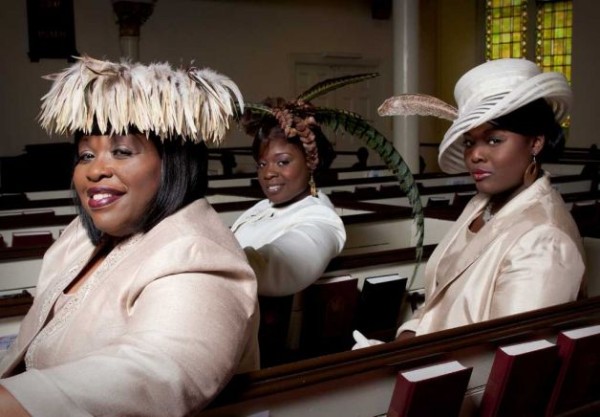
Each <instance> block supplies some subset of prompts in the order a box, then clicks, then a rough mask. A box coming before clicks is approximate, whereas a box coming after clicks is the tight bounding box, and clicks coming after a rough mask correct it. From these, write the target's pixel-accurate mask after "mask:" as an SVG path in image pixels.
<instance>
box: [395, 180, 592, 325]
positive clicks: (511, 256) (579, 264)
mask: <svg viewBox="0 0 600 417" xmlns="http://www.w3.org/2000/svg"><path fill="white" fill-rule="evenodd" d="M488 199H489V196H487V195H483V194H478V195H476V196H475V197H473V199H472V200H471V201H470V202H469V203H468V204H467V206H466V207H465V209H464V211H463V213H462V214H461V216H460V217H459V218H458V220H457V221H456V223H455V224H454V225H453V226H452V228H451V229H450V230H449V232H448V233H447V234H446V236H445V237H444V238H443V239H442V241H441V242H440V243H439V244H438V245H437V247H436V249H435V251H434V252H433V254H432V255H431V257H430V258H429V261H428V262H427V265H426V267H425V283H426V284H425V285H426V287H425V303H424V304H423V306H422V307H421V308H420V309H419V310H417V311H416V312H415V314H414V316H413V318H412V319H411V320H409V321H407V322H406V323H404V324H403V325H402V326H401V327H400V328H399V329H398V334H400V333H401V332H402V331H405V330H412V331H415V332H416V334H417V335H419V334H425V333H431V332H435V331H439V330H444V329H449V328H452V327H458V326H464V325H467V324H471V323H477V322H481V321H484V320H490V319H494V318H498V317H502V316H507V315H511V314H516V313H521V312H524V311H528V310H534V309H538V308H542V307H547V306H551V305H555V304H560V303H565V302H568V301H573V300H575V299H576V298H577V295H578V292H579V291H580V287H582V286H583V284H582V282H583V276H584V270H585V266H584V255H583V253H584V252H583V246H582V240H581V237H580V236H579V232H578V230H577V226H576V225H575V222H574V221H573V218H572V217H571V215H570V213H569V212H568V210H567V208H566V207H565V204H564V202H563V200H562V198H561V196H560V194H559V193H558V192H557V191H555V190H554V189H553V188H552V187H551V185H550V181H549V176H548V174H546V175H545V176H544V177H542V178H540V179H539V180H537V181H536V182H535V183H534V184H532V185H531V186H530V187H529V188H527V189H526V190H524V191H523V192H521V193H520V194H519V195H517V196H516V197H515V198H514V199H513V200H511V201H510V202H509V203H508V204H506V205H505V206H504V207H502V209H501V210H500V211H498V213H496V215H495V216H494V217H493V218H492V219H491V220H490V221H489V222H488V223H487V224H486V225H485V226H484V227H483V228H481V230H479V232H478V233H476V234H474V236H472V238H471V239H470V240H469V241H468V243H467V244H466V246H465V247H462V248H460V247H457V246H455V245H456V241H457V240H460V239H458V238H457V237H458V236H459V234H460V233H463V234H464V233H465V229H466V228H468V227H469V224H471V222H472V221H473V220H474V219H475V218H476V217H477V215H478V214H479V213H481V211H482V210H483V208H484V207H485V205H486V204H487V201H488ZM449 253H451V255H449Z"/></svg>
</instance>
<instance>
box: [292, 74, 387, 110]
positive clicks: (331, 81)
mask: <svg viewBox="0 0 600 417" xmlns="http://www.w3.org/2000/svg"><path fill="white" fill-rule="evenodd" d="M375 77H379V74H378V73H376V72H370V73H365V74H356V75H345V76H343V77H336V78H328V79H326V80H323V81H320V82H318V83H316V84H315V85H313V86H312V87H310V88H308V89H307V90H306V91H304V92H303V93H301V94H300V95H298V97H296V103H299V102H307V101H311V100H314V99H315V98H317V97H320V96H322V95H324V94H327V93H329V92H330V91H333V90H337V89H338V88H341V87H344V86H346V85H348V84H354V83H358V82H360V81H364V80H368V79H370V78H375Z"/></svg>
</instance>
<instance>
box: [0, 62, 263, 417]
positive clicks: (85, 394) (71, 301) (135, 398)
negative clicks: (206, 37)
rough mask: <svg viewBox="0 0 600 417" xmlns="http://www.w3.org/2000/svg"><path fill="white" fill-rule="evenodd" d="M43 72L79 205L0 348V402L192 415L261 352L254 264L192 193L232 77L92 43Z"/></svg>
mask: <svg viewBox="0 0 600 417" xmlns="http://www.w3.org/2000/svg"><path fill="white" fill-rule="evenodd" d="M53 78H54V80H55V81H54V84H53V85H52V88H51V90H50V92H49V93H48V94H47V95H46V96H44V98H43V104H42V113H41V116H40V117H41V121H42V126H43V127H45V128H46V129H47V130H49V131H51V132H56V133H65V132H68V133H70V134H74V136H75V145H76V150H77V160H76V164H75V168H74V172H73V189H74V192H75V200H76V204H77V206H78V208H79V212H80V213H79V216H78V217H77V218H76V219H75V220H74V221H73V222H72V223H71V224H70V225H69V226H68V227H67V228H66V229H65V231H64V232H63V234H62V235H61V236H60V238H59V239H58V240H57V241H56V242H55V243H54V245H53V246H52V247H50V249H49V250H48V251H47V253H46V254H45V256H44V261H43V264H42V270H41V273H40V278H39V283H38V287H37V294H36V297H35V300H34V302H33V306H32V307H31V309H30V311H29V312H28V314H27V315H26V317H25V318H24V319H23V322H22V325H21V329H20V332H19V335H18V337H17V339H16V341H15V342H14V344H13V345H12V346H11V348H10V350H9V352H8V353H7V354H6V356H5V357H4V358H3V361H2V363H1V364H0V373H1V379H0V416H10V417H21V416H34V417H65V416H69V417H75V416H100V415H101V416H115V417H116V416H131V417H134V416H139V417H142V416H143V417H151V416H156V417H159V416H160V417H162V416H187V415H190V414H192V413H194V412H196V411H198V410H200V409H202V408H203V407H205V406H206V405H207V404H208V403H209V402H210V401H211V400H212V399H213V398H214V397H215V396H216V395H217V393H218V392H219V391H220V390H221V389H222V388H223V387H224V385H225V384H226V383H227V382H228V381H229V379H230V378H231V377H232V376H233V374H234V373H235V372H236V371H241V370H252V369H256V368H257V367H258V351H257V331H258V328H257V311H256V310H257V295H256V278H255V276H254V273H253V272H252V269H251V268H250V267H249V265H248V264H247V262H246V259H245V257H244V253H243V251H242V249H241V247H240V246H239V244H238V243H237V241H236V240H235V238H234V236H233V234H232V233H231V232H230V231H229V230H228V229H227V227H226V226H225V225H224V224H223V223H222V222H221V221H220V219H219V216H218V215H217V213H215V211H214V210H213V209H212V208H211V207H210V205H209V204H208V203H207V201H206V200H205V199H204V198H203V196H204V194H205V193H206V189H207V185H208V178H207V162H208V150H207V147H206V145H205V143H204V141H218V140H219V139H220V138H221V137H222V135H223V134H224V132H225V128H226V126H227V120H228V118H229V117H230V116H231V115H232V111H233V104H234V103H233V101H235V99H236V98H237V100H238V101H241V96H240V95H239V91H238V89H237V87H236V86H235V84H234V83H233V82H232V81H231V80H229V79H228V78H226V77H224V76H222V75H220V74H217V73H215V72H213V71H211V70H198V69H195V68H190V69H189V70H187V71H184V70H173V69H171V67H170V66H169V65H168V64H152V65H149V66H145V65H141V64H132V63H129V62H121V63H112V62H108V61H98V60H95V59H92V58H89V57H83V58H81V59H79V60H78V61H77V62H76V63H75V64H73V65H72V66H71V67H69V68H67V69H66V70H64V71H63V72H61V73H59V74H56V75H55V76H54V77H53ZM207 86H208V88H209V90H210V91H206V90H205V88H207ZM215 95H218V97H215ZM234 96H236V97H234ZM198 102H202V103H203V104H202V107H201V110H199V113H195V110H198V109H200V107H199V105H198ZM239 105H242V103H241V102H240V103H239ZM163 112H164V113H163ZM184 116H185V117H184ZM188 116H189V117H188Z"/></svg>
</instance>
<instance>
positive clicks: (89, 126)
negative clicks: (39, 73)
mask: <svg viewBox="0 0 600 417" xmlns="http://www.w3.org/2000/svg"><path fill="white" fill-rule="evenodd" d="M44 78H46V79H50V80H52V81H54V82H53V84H52V87H51V88H50V91H49V92H48V93H47V94H46V95H44V97H42V107H41V112H40V115H39V120H40V123H41V125H42V127H43V128H44V129H45V130H46V131H48V132H49V133H57V134H73V133H74V132H76V131H82V132H83V133H85V134H91V133H92V132H93V131H95V130H96V129H98V130H99V131H100V133H102V134H111V135H112V134H125V133H127V131H128V130H129V129H130V128H131V127H132V126H133V127H135V128H137V129H138V130H139V131H141V132H145V133H148V132H152V133H154V134H156V135H157V136H159V137H160V138H161V139H162V140H165V139H167V138H170V137H173V136H181V137H182V138H183V139H184V140H191V141H194V142H199V141H202V140H203V141H205V142H207V143H220V141H221V140H222V138H223V136H224V135H225V132H226V131H227V129H228V127H229V118H230V117H232V116H234V115H235V113H236V112H237V111H239V110H243V106H244V103H243V99H242V95H241V93H240V91H239V89H238V87H237V86H236V84H235V83H234V82H233V81H232V80H231V79H229V78H227V77H226V76H224V75H221V74H218V73H217V72H215V71H213V70H211V69H208V68H204V69H198V68H196V67H190V68H188V69H186V70H183V69H173V68H171V66H170V65H169V64H168V63H155V64H150V65H142V64H140V63H131V62H128V61H121V62H119V63H115V62H110V61H101V60H97V59H94V58H91V57H88V56H83V57H77V58H76V62H75V64H73V65H72V66H70V67H68V68H66V69H65V70H63V71H62V72H60V73H57V74H52V75H48V76H46V77H44Z"/></svg>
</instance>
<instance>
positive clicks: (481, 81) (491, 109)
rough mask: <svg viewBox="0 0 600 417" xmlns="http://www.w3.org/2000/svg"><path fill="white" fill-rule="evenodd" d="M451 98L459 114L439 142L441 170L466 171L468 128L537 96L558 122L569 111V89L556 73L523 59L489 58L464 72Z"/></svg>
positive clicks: (498, 115)
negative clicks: (465, 147) (453, 99)
mask: <svg viewBox="0 0 600 417" xmlns="http://www.w3.org/2000/svg"><path fill="white" fill-rule="evenodd" d="M454 98H455V100H456V103H457V105H458V116H457V118H456V119H455V120H454V122H453V123H452V126H450V129H448V131H447V132H446V134H445V135H444V139H443V140H442V142H441V143H440V148H439V155H438V163H439V165H440V168H441V169H442V171H444V172H446V173H448V174H458V173H462V172H465V171H467V167H466V166H465V162H464V154H463V150H464V147H463V143H462V137H463V135H464V134H465V133H466V132H468V131H469V130H471V129H473V128H476V127H478V126H481V125H482V124H484V123H486V122H489V121H491V120H494V119H496V118H498V117H500V116H504V115H506V114H508V113H511V112H512V111H514V110H517V109H519V108H520V107H523V106H524V105H526V104H528V103H531V102H532V101H534V100H537V99H539V98H544V99H546V101H547V102H548V104H550V106H551V107H552V110H553V111H554V115H555V118H556V121H557V122H559V123H560V122H561V121H562V120H563V119H565V118H566V116H567V115H568V113H569V109H570V107H571V102H572V92H571V88H570V87H569V83H568V82H567V79H566V78H565V77H564V76H563V75H562V74H560V73H558V72H541V70H540V69H539V68H538V66H537V65H536V64H535V63H533V62H531V61H527V60H525V59H515V58H505V59H497V60H494V61H488V62H486V63H484V64H481V65H479V66H477V67H475V68H473V69H471V70H470V71H468V72H467V73H465V74H464V75H463V76H462V77H461V78H460V79H459V80H458V82H457V83H456V87H455V88H454Z"/></svg>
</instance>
